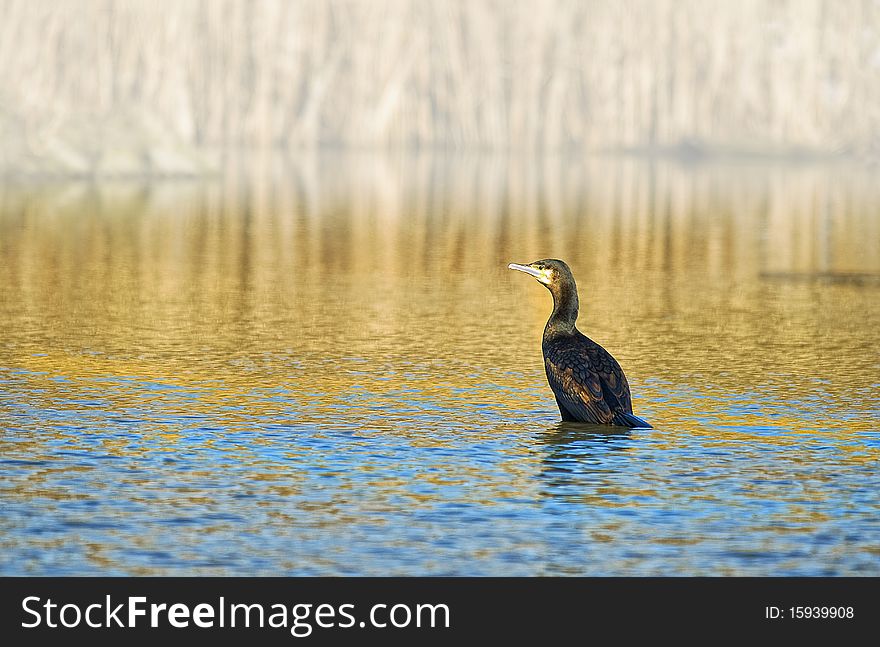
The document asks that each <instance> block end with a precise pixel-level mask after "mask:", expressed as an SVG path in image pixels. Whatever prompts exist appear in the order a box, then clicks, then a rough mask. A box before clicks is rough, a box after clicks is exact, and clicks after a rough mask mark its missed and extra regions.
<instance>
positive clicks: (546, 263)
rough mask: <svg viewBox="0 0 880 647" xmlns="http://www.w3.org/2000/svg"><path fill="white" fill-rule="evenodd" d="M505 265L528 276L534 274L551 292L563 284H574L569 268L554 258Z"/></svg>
mask: <svg viewBox="0 0 880 647" xmlns="http://www.w3.org/2000/svg"><path fill="white" fill-rule="evenodd" d="M507 267H508V268H509V269H511V270H519V271H520V272H525V273H526V274H528V275H529V276H534V277H535V278H536V279H537V280H538V282H539V283H543V284H544V285H545V286H547V289H548V290H550V291H551V292H555V291H556V290H557V289H559V288H561V287H563V286H565V287H568V286H574V276H572V273H571V269H569V267H568V265H566V264H565V263H564V262H562V261H560V260H557V259H555V258H545V259H544V260H541V261H535V262H534V263H529V264H528V265H520V264H518V263H511V264H510V265H508V266H507Z"/></svg>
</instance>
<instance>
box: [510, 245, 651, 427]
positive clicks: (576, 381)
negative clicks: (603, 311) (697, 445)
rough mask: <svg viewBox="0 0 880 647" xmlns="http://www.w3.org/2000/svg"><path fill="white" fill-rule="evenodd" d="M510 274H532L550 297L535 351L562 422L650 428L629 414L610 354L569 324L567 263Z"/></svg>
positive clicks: (574, 312) (573, 292)
mask: <svg viewBox="0 0 880 647" xmlns="http://www.w3.org/2000/svg"><path fill="white" fill-rule="evenodd" d="M507 267H508V268H510V269H512V270H519V271H520V272H525V273H526V274H529V275H530V276H534V277H535V278H536V279H537V280H538V282H539V283H543V284H544V287H546V288H547V289H548V290H550V294H552V295H553V314H551V315H550V319H548V320H547V325H546V326H544V339H543V341H542V343H541V349H542V350H543V352H544V368H545V369H546V371H547V381H548V382H549V383H550V388H551V389H553V394H554V395H555V396H556V404H558V405H559V412H560V413H561V414H562V419H563V420H565V421H571V422H590V423H593V424H599V425H618V426H621V427H650V426H651V425H649V424H648V423H647V422H645V421H644V420H642V419H641V418H639V417H638V416H634V415H633V410H632V399H631V397H630V393H629V384H627V382H626V376H625V375H624V374H623V369H621V368H620V364H618V363H617V360H616V359H614V358H613V357H611V353H609V352H608V351H607V350H605V349H604V348H602V347H601V346H600V345H599V344H597V343H596V342H594V341H593V340H592V339H590V338H589V337H587V336H586V335H584V334H583V333H581V332H580V331H579V330H578V329H577V328H576V327H575V325H574V322H575V321H576V320H577V316H578V294H577V285H576V284H575V282H574V276H572V274H571V270H570V269H569V267H568V265H566V264H565V263H563V262H562V261H560V260H556V259H555V258H548V259H545V260H542V261H535V262H534V263H529V264H528V265H518V264H516V263H511V264H510V265H508V266H507Z"/></svg>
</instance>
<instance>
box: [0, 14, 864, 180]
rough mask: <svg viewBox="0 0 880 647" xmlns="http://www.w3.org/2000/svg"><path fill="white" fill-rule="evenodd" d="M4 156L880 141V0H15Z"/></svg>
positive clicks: (793, 146) (2, 69) (98, 169)
mask: <svg viewBox="0 0 880 647" xmlns="http://www.w3.org/2000/svg"><path fill="white" fill-rule="evenodd" d="M0 12H2V16H3V20H2V21H0V139H2V142H3V146H2V147H0V172H3V171H5V172H6V173H29V172H41V173H46V172H48V173H62V174H78V173H85V174H90V173H98V174H103V175H127V174H140V173H142V172H144V171H149V172H157V173H187V172H201V171H202V170H204V168H203V166H202V160H204V153H205V151H209V150H211V151H215V152H216V151H217V150H218V149H220V150H228V149H229V148H230V147H238V146H244V147H254V146H257V147H263V146H282V147H290V148H315V147H320V146H337V147H358V148H361V147H370V148H376V147H380V148H389V147H391V148H396V147H406V148H412V147H419V148H436V147H439V148H446V149H448V148H455V149H469V150H484V149H488V150H522V151H529V152H532V151H541V150H560V149H575V150H593V151H595V150H609V149H611V150H621V149H623V150H637V151H646V150H652V151H656V150H661V151H669V150H672V151H678V152H684V153H688V152H699V151H703V150H720V151H727V152H735V153H749V154H755V153H757V154H765V153H772V154H777V155H778V154H784V155H802V154H818V155H827V154H856V155H864V154H869V155H870V154H874V153H876V151H877V150H880V2H877V1H876V0H800V1H798V2H775V1H772V2H771V1H768V0H743V1H740V2H727V1H719V0H709V1H700V0H679V1H672V0H651V1H649V0H623V1H620V2H613V3H610V2H598V1H580V2H579V1H575V0H541V1H537V0H508V1H492V0H474V1H465V0H426V1H414V0H412V1H411V0H370V1H360V0H320V1H318V0H315V1H312V0H304V1H301V2H284V1H281V0H265V1H263V2H245V1H243V0H217V1H212V2H207V1H196V0H192V1H185V2H171V1H170V0H129V1H127V2H117V1H115V0H79V1H76V2H72V1H61V2H52V1H47V0H3V1H2V2H0Z"/></svg>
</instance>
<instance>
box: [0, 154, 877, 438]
mask: <svg viewBox="0 0 880 647" xmlns="http://www.w3.org/2000/svg"><path fill="white" fill-rule="evenodd" d="M238 159H239V161H241V162H242V164H243V166H242V169H241V171H242V174H239V173H238V172H237V171H234V170H233V171H231V175H230V177H229V179H228V181H226V182H216V183H214V182H211V183H205V184H199V183H192V184H190V183H186V184H182V183H158V184H155V185H145V186H138V185H136V184H128V183H118V182H117V183H108V184H91V183H83V184H72V183H66V184H63V185H61V188H59V189H52V188H51V187H45V188H41V189H40V190H33V189H31V190H26V189H11V188H9V187H7V188H6V189H5V190H4V191H3V192H0V330H2V331H3V339H4V343H3V344H2V345H0V365H2V366H8V367H16V366H22V367H25V368H29V369H32V370H39V371H44V370H45V371H49V372H50V373H52V371H56V370H60V371H61V373H62V374H67V373H68V372H69V373H72V374H89V375H92V374H94V375H100V374H101V373H102V372H110V373H113V374H115V375H122V376H138V375H152V374H155V375H161V376H165V377H163V379H168V380H171V381H172V382H173V383H175V384H176V383H181V384H184V383H185V384H198V383H203V382H206V381H207V382H216V381H222V382H229V381H231V380H234V379H242V380H245V379H251V377H252V376H251V374H250V373H248V374H246V375H243V376H241V377H240V378H235V377H234V375H235V372H234V371H233V373H232V374H230V373H229V364H228V363H229V362H230V361H231V360H235V361H239V362H244V363H247V364H248V365H251V364H253V365H254V371H256V373H257V374H258V375H259V376H261V377H260V379H266V380H268V382H272V383H275V382H280V383H284V384H288V383H290V382H291V381H295V380H296V381H298V382H297V385H296V389H298V390H300V391H302V392H305V393H309V394H311V395H310V396H309V397H310V398H313V399H314V398H317V399H318V400H320V406H321V407H325V409H322V411H325V413H327V412H330V411H331V410H332V407H333V403H334V398H338V397H343V396H346V397H347V395H350V393H351V392H352V389H353V388H354V387H355V386H356V385H357V384H362V383H363V382H364V381H365V380H378V379H379V377H381V376H386V377H388V376H394V379H391V380H389V381H388V382H382V384H372V386H371V388H373V389H376V390H379V391H382V392H383V393H384V392H385V390H388V391H393V390H394V389H396V388H400V383H399V382H397V380H398V379H404V378H402V377H401V376H405V379H404V382H407V383H411V382H412V381H413V380H416V379H418V380H421V382H420V384H422V385H423V387H424V388H425V389H426V390H428V391H430V393H432V394H435V395H437V396H438V398H440V400H442V399H444V398H455V397H458V396H457V395H456V393H455V389H456V388H458V387H459V386H460V385H461V384H462V383H463V382H466V383H467V384H468V385H474V384H477V383H480V384H482V383H486V384H491V383H497V384H504V385H508V386H509V387H510V389H507V388H506V387H505V389H502V391H504V393H506V394H507V395H505V396H501V395H499V394H498V393H496V392H494V391H493V392H492V393H491V395H486V399H487V401H489V400H491V401H492V402H496V403H497V402H498V401H499V400H498V399H499V398H500V397H510V398H512V399H514V400H515V399H517V398H520V397H522V395H521V394H520V392H519V391H517V390H516V389H520V388H522V387H521V385H519V386H517V379H515V377H512V376H519V375H523V374H524V372H526V373H528V375H531V376H532V377H533V378H534V380H535V381H534V388H535V390H536V392H537V390H538V389H539V388H542V387H541V384H542V379H543V378H542V374H541V371H540V366H541V363H540V346H539V344H538V336H539V331H540V329H541V326H542V325H543V322H544V320H545V319H546V316H547V312H548V309H549V305H550V303H549V297H548V296H547V294H546V292H545V291H544V290H542V289H540V288H539V287H537V286H535V285H531V284H529V282H523V281H521V280H519V277H512V276H510V274H512V273H510V272H509V271H508V270H507V269H506V265H507V263H508V262H510V261H529V260H534V259H536V258H540V257H545V256H556V257H561V258H564V259H566V260H567V261H569V262H570V263H571V265H572V267H573V268H574V270H575V272H576V275H577V277H578V283H579V286H580V288H581V294H582V320H581V322H582V326H583V329H584V330H585V331H586V332H588V333H589V334H591V335H593V336H595V337H596V338H597V339H598V340H600V341H601V342H602V343H603V344H604V345H606V346H607V347H608V348H609V349H610V350H612V352H613V353H614V355H615V356H616V357H617V358H618V359H619V360H620V361H621V363H622V364H623V365H624V366H625V368H626V370H627V373H628V375H630V376H631V381H633V383H634V384H639V382H641V384H640V385H639V389H637V392H639V393H644V392H645V389H646V388H652V387H650V386H649V385H645V383H644V380H645V379H646V378H647V377H648V376H650V377H651V378H652V379H654V380H660V381H663V380H666V381H669V382H674V383H685V384H693V385H694V388H697V389H699V388H702V386H703V380H702V379H701V378H700V375H699V371H707V370H711V371H712V373H713V378H712V380H710V383H711V384H721V385H723V386H724V388H727V389H729V390H730V391H731V392H735V393H742V392H743V390H744V389H745V390H750V389H760V388H762V387H760V385H761V384H764V383H765V382H766V381H767V380H768V379H777V378H775V377H773V375H777V376H778V375H779V374H781V373H785V372H787V375H789V376H799V377H796V378H795V377H792V378H791V380H790V381H785V384H784V385H782V386H779V385H776V386H774V388H775V389H777V391H779V390H782V391H785V389H790V390H791V393H789V395H790V396H791V397H801V395H802V393H803V389H806V390H807V391H810V390H811V389H814V385H812V383H810V384H808V385H806V386H805V385H804V383H803V380H809V379H812V377H810V376H815V375H821V376H823V377H822V379H827V380H830V382H831V384H830V385H829V386H828V387H827V389H828V391H829V392H830V393H832V394H834V397H835V398H836V400H835V401H836V402H837V404H836V405H834V406H837V407H842V408H846V407H848V406H850V404H851V400H852V398H854V397H856V396H854V395H853V394H856V395H858V394H859V393H862V391H859V390H858V389H862V390H863V391H865V392H867V389H869V388H871V387H870V383H869V382H870V380H871V379H872V376H873V375H874V374H875V373H876V370H875V369H876V367H875V366H874V365H875V364H876V359H875V358H876V353H873V352H871V351H873V348H874V347H876V343H877V340H876V337H877V334H876V331H877V330H880V328H878V326H877V317H878V314H880V312H878V309H877V307H876V305H875V304H876V299H874V298H873V297H874V295H873V291H874V290H876V288H877V283H876V281H868V280H862V281H860V282H858V283H853V282H849V283H833V282H827V281H815V282H812V281H807V282H795V281H783V280H779V279H778V278H774V277H778V276H779V275H780V274H783V273H784V274H788V275H791V274H794V275H819V276H826V275H841V274H845V275H847V276H852V275H856V274H858V275H859V276H860V277H862V278H863V279H864V277H868V276H877V275H880V265H878V262H880V261H878V259H880V231H878V227H880V220H878V219H877V218H875V217H874V215H875V212H876V208H875V206H876V205H877V204H878V202H880V187H878V185H877V183H876V182H875V181H874V177H873V175H872V174H870V173H867V172H864V171H857V170H854V169H853V168H851V167H850V168H840V167H831V168H820V167H818V166H813V165H811V166H805V167H795V168H790V167H789V168H782V167H772V166H768V167H763V168H748V167H744V168H740V169H739V170H738V169H737V167H731V166H723V167H688V166H680V165H670V164H660V163H658V164H647V163H642V162H636V161H632V160H626V161H620V160H618V161H614V162H607V161H606V162H599V161H596V160H592V159H590V160H584V159H582V158H575V159H571V158H565V157H561V156H560V157H548V158H546V159H542V160H541V161H536V160H534V159H520V158H512V157H504V156H498V157H494V158H491V160H488V161H487V157H486V156H481V157H479V158H476V159H474V158H469V157H457V156H453V157H449V158H443V157H437V156H434V157H426V156H415V157H408V156H401V157H397V158H382V157H377V156H373V155H360V156H351V155H336V154H334V155H329V156H298V157H297V158H296V159H295V160H286V161H284V160H281V159H278V157H277V156H266V157H258V158H252V159H246V160H245V159H240V158H238ZM243 173H253V174H254V175H246V174H243ZM91 353H94V354H91ZM278 356H283V357H284V359H283V360H278V359H277V358H278ZM273 358H274V359H273ZM346 358H349V359H351V358H355V359H357V360H359V361H362V362H363V365H360V364H359V365H357V366H356V367H355V368H353V369H351V370H348V371H343V372H341V373H338V372H336V369H338V367H339V366H345V365H346V364H345V362H347V361H348V360H347V359H346ZM62 364H63V366H61V365H62ZM68 364H69V365H68ZM59 366H61V368H60V369H59V368H58V367H59ZM297 367H299V368H297ZM302 367H307V370H305V369H302ZM707 367H708V368H707ZM328 371H329V372H330V373H331V374H328ZM528 371H531V372H528ZM365 376H367V377H365ZM530 379H531V378H530ZM789 382H790V384H791V385H792V386H788V385H789ZM475 388H476V387H475ZM480 388H483V387H480ZM486 388H489V387H486ZM656 388H660V387H656ZM823 388H824V387H823ZM795 391H797V393H796V392H795ZM426 392H427V391H426ZM517 394H519V395H517ZM545 395H546V393H545ZM858 397H861V396H858ZM440 400H438V401H440ZM517 403H518V404H517V405H516V406H521V404H522V402H521V400H517ZM847 403H849V404H847ZM550 405H552V401H551V402H549V403H548V406H550ZM316 406H317V405H316ZM829 406H831V405H829ZM853 406H856V405H853ZM858 406H862V405H858ZM551 409H552V407H551ZM793 424H794V423H793ZM823 424H824V423H823ZM829 424H830V423H829ZM838 424H841V425H846V426H847V430H849V425H850V424H851V421H849V419H847V418H844V417H838Z"/></svg>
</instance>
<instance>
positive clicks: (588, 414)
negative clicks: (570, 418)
mask: <svg viewBox="0 0 880 647" xmlns="http://www.w3.org/2000/svg"><path fill="white" fill-rule="evenodd" d="M544 367H545V368H546V370H547V381H548V382H549V383H550V388H551V389H553V393H554V394H555V395H556V398H557V399H558V400H559V402H561V403H562V404H563V405H564V406H565V408H566V409H567V410H568V411H569V412H570V413H572V414H573V415H575V416H576V417H577V418H579V419H580V420H582V421H584V422H595V423H598V424H610V423H611V421H612V419H613V418H614V413H613V412H612V410H611V408H610V407H609V406H608V403H607V402H606V401H605V397H604V393H603V391H602V383H601V381H600V376H599V374H598V373H596V371H595V370H594V369H593V367H592V366H591V364H590V358H589V354H588V353H584V350H583V348H579V347H578V346H568V347H565V348H551V349H548V350H547V352H546V353H545V355H544Z"/></svg>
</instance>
